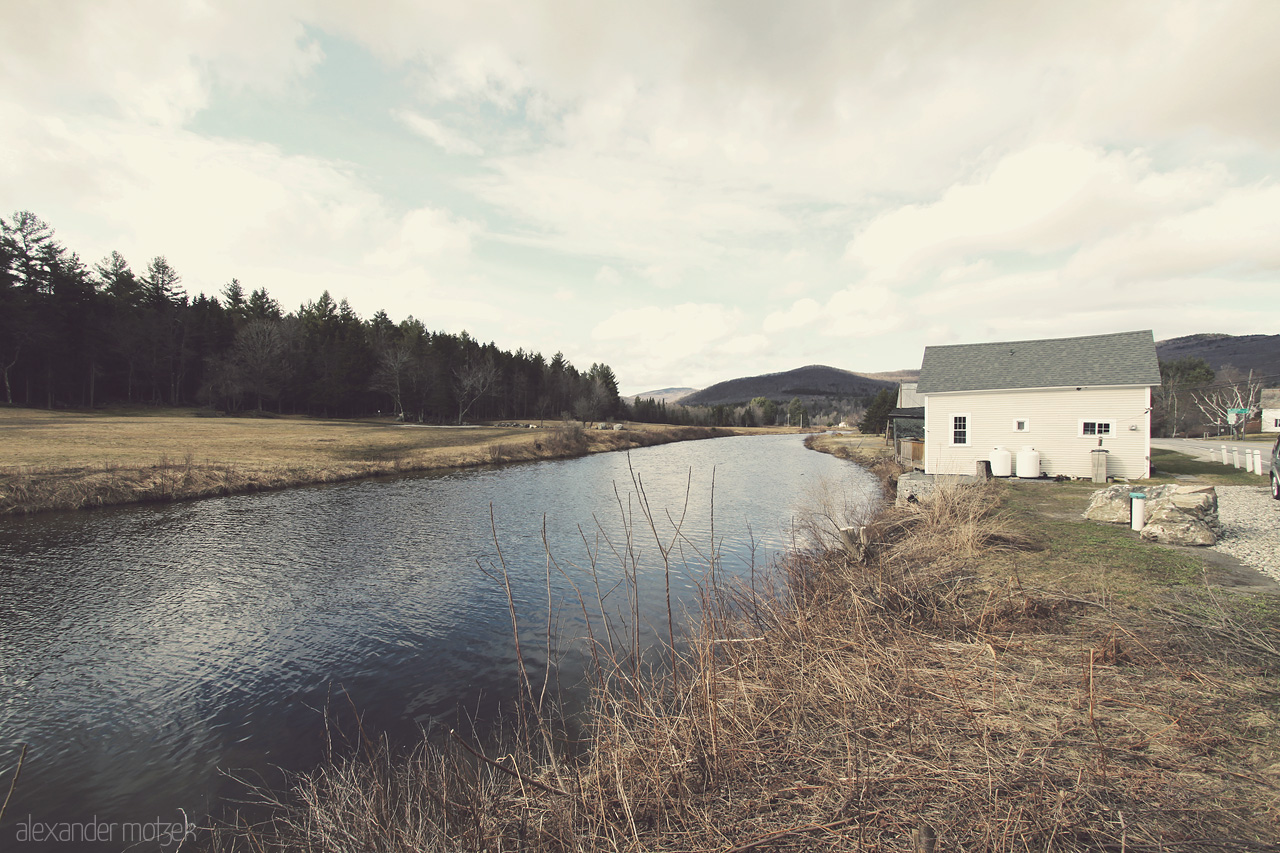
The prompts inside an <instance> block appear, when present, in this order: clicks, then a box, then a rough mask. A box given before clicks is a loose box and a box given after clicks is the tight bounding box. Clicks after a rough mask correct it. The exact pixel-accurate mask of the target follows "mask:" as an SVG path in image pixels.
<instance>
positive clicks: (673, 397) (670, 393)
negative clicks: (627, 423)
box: [631, 388, 698, 403]
mask: <svg viewBox="0 0 1280 853" xmlns="http://www.w3.org/2000/svg"><path fill="white" fill-rule="evenodd" d="M697 390H698V389H697V388H659V389H658V390H657V391H645V392H643V393H640V394H635V395H633V396H632V397H631V401H632V402H633V403H634V402H635V401H636V400H637V399H641V398H643V399H645V400H657V401H658V402H659V403H675V402H677V401H678V400H680V398H681V397H687V396H688V395H690V394H692V393H694V392H695V391H697Z"/></svg>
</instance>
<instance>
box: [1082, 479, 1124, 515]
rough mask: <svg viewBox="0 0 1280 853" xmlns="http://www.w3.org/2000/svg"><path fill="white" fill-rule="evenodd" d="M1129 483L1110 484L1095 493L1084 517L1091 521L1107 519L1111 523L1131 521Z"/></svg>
mask: <svg viewBox="0 0 1280 853" xmlns="http://www.w3.org/2000/svg"><path fill="white" fill-rule="evenodd" d="M1131 491H1133V489H1132V488H1130V487H1129V486H1127V485H1123V484H1121V485H1118V486H1108V487H1107V488H1105V489H1099V490H1098V491H1096V492H1094V493H1093V498H1092V499H1091V500H1090V501H1089V506H1088V508H1087V509H1086V510H1085V511H1084V517H1085V518H1087V519H1089V520H1090V521H1105V522H1107V523H1109V524H1128V523H1129V492H1131Z"/></svg>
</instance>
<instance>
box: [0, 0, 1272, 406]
mask: <svg viewBox="0 0 1280 853" xmlns="http://www.w3.org/2000/svg"><path fill="white" fill-rule="evenodd" d="M1278 41H1280V3H1275V2H1259V3H1231V2H1177V0H1168V2H1164V0H1161V2H1148V3H1124V2H1116V0H1108V2H1099V3H1091V2H1074V3H1060V2H1059V3H1039V4H1032V3H1026V2H966V3H955V2H950V0H938V2H928V0H921V1H920V2H852V0H849V2H823V3H818V2H803V1H802V2H792V3H786V4H784V3H780V2H770V3H764V2H756V0H722V2H706V3H699V2H688V0H684V2H664V0H648V2H645V3H634V2H629V3H608V2H603V1H602V0H583V2H538V1H537V0H521V2H486V1H485V0H467V2H458V0H450V2H441V3H432V2H408V0H404V2H401V1H400V0H394V2H392V1H389V2H377V0H371V1H370V2H366V3H360V4H357V3H352V2H347V0H272V2H269V3H263V2H260V0H204V2H188V1H187V0H158V2H142V0H122V2H111V0H58V2H49V0H3V3H2V4H0V215H4V216H6V217H7V216H8V215H9V214H10V213H12V212H14V211H17V210H31V211H34V212H35V213H37V214H39V215H40V216H41V217H42V218H44V219H45V220H46V221H48V222H49V223H50V224H51V225H52V226H53V227H54V228H55V229H56V231H57V235H58V237H59V239H60V240H61V241H62V242H63V243H64V244H65V245H67V246H68V247H69V248H71V249H73V250H75V251H77V252H79V253H80V255H81V256H82V257H83V258H84V260H85V261H87V262H89V263H91V264H92V263H95V262H97V261H98V260H100V259H101V258H102V257H103V256H105V255H107V254H108V253H109V252H110V251H112V250H113V249H115V250H119V251H120V252H121V253H123V254H124V255H125V257H126V258H127V259H128V260H129V261H130V262H131V264H132V265H133V267H134V269H135V270H139V271H141V270H142V269H143V268H145V266H146V264H147V262H148V261H149V260H150V259H151V258H152V257H154V256H156V255H164V256H166V257H167V258H168V260H169V261H170V263H171V264H172V265H173V266H174V267H175V268H176V269H177V270H178V271H179V273H180V274H181V275H182V276H183V281H184V285H185V286H186V288H187V289H188V291H190V292H191V293H193V294H194V293H196V292H200V291H204V292H206V293H209V294H214V293H217V292H218V291H220V290H221V289H222V287H223V286H224V285H225V284H226V283H227V282H228V281H229V280H230V279H231V278H233V277H237V278H239V279H240V281H241V282H242V283H243V284H244V285H245V286H246V287H247V288H250V289H253V288H258V287H266V288H267V289H268V290H269V291H270V293H271V294H272V295H273V296H275V297H276V298H277V299H279V300H280V302H281V303H282V304H283V305H284V306H285V308H286V309H292V308H296V307H297V306H298V305H299V304H301V303H303V302H305V301H308V300H312V299H315V298H316V297H318V296H319V294H320V293H321V291H323V290H325V289H328V290H329V291H330V292H331V293H332V294H333V295H334V297H335V298H346V299H347V300H349V301H350V303H351V304H352V306H353V307H354V308H355V309H356V310H357V311H358V312H359V313H361V314H362V315H363V316H366V317H367V316H369V315H371V314H372V313H373V312H374V311H376V310H377V309H379V308H384V309H386V310H387V312H388V313H389V314H390V315H391V316H392V318H393V319H396V320H399V319H402V318H404V317H406V316H408V315H413V316H415V317H418V318H420V319H422V320H423V321H424V322H426V324H427V325H428V327H430V328H433V329H441V330H446V331H451V332H457V331H460V330H462V329H466V330H468V331H469V332H471V334H472V335H474V336H476V337H478V338H481V339H483V340H493V341H495V342H496V343H497V344H498V345H499V346H501V347H503V348H506V349H513V350H514V349H516V348H517V347H524V348H526V349H533V350H538V351H541V352H543V353H544V354H546V355H550V354H552V353H554V352H555V351H557V350H562V351H563V352H564V353H565V355H566V356H567V357H569V359H570V360H571V361H573V362H574V363H575V364H577V365H578V366H579V367H583V368H585V367H586V366H588V365H589V364H590V363H591V362H595V361H603V362H607V363H608V364H610V365H611V366H613V368H614V370H615V371H616V373H617V374H618V377H619V380H620V384H621V387H622V390H623V392H624V393H634V392H638V391H645V390H650V389H655V388H660V387H664V386H669V385H693V386H699V387H701V386H705V385H708V384H711V383H713V382H717V381H720V380H723V379H729V378H733V377H737V376H743V375H748V374H753V373H763V372H771V371H778V370H787V369H790V368H793V367H798V366H801V365H804V364H813V363H822V364H830V365H833V366H837V367H842V368H846V369H850V370H856V371H863V372H870V371H883V370H894V369H900V368H909V367H919V365H920V356H921V350H922V348H923V347H924V346H925V345H926V344H934V343H937V344H941V343H959V342H976V341H989V340H1010V339H1018V338H1031V337H1059V336H1068V335H1078V334H1093V333H1103V332H1114V331H1126V330H1131V329H1146V328H1150V329H1153V330H1154V331H1155V335H1156V338H1157V339H1162V338H1168V337H1174V336H1178V335H1185V334H1191V333H1194V332H1204V331H1213V332H1227V333H1233V334H1247V333H1275V332H1277V331H1280V287H1278V286H1277V279H1278V272H1280V183H1278V182H1277V175H1280V51H1278V50H1276V49H1275V45H1276V43H1277V42H1278Z"/></svg>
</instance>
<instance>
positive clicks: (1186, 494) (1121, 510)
mask: <svg viewBox="0 0 1280 853" xmlns="http://www.w3.org/2000/svg"><path fill="white" fill-rule="evenodd" d="M1135 491H1137V492H1143V493H1144V494H1146V496H1147V517H1146V524H1145V525H1144V526H1143V528H1142V538H1143V539H1146V540H1148V541H1152V542H1163V543H1165V544H1167V545H1212V544H1214V543H1215V542H1217V541H1218V537H1219V536H1220V535H1221V534H1222V525H1221V524H1219V522H1218V493H1217V492H1216V491H1215V490H1214V488H1213V486H1180V485H1176V484H1170V485H1163V486H1135V485H1134V484H1131V483H1122V484H1118V485H1115V486H1109V487H1107V488H1105V489H1100V490H1098V491H1096V492H1094V493H1093V498H1092V499H1091V500H1090V501H1089V507H1088V509H1086V510H1085V511H1084V517H1085V518H1088V519H1091V520H1093V521H1105V522H1109V523H1111V524H1128V523H1129V493H1130V492H1135Z"/></svg>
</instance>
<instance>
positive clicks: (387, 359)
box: [370, 340, 414, 418]
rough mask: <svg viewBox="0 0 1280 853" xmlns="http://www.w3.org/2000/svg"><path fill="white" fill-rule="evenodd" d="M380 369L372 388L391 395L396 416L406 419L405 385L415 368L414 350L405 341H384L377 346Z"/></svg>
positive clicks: (374, 377) (375, 374)
mask: <svg viewBox="0 0 1280 853" xmlns="http://www.w3.org/2000/svg"><path fill="white" fill-rule="evenodd" d="M377 355H378V369H377V372H376V373H374V375H373V383H372V384H371V385H370V388H372V390H374V391H382V392H384V393H387V394H390V395H391V402H392V404H393V405H394V406H395V409H396V415H397V416H399V417H401V418H403V417H404V402H403V400H404V393H405V385H406V384H407V383H408V381H409V372H410V370H411V369H412V367H413V360H414V359H413V348H412V347H411V346H409V345H408V344H406V343H405V342H403V341H393V340H384V341H382V342H380V343H379V344H377Z"/></svg>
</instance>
